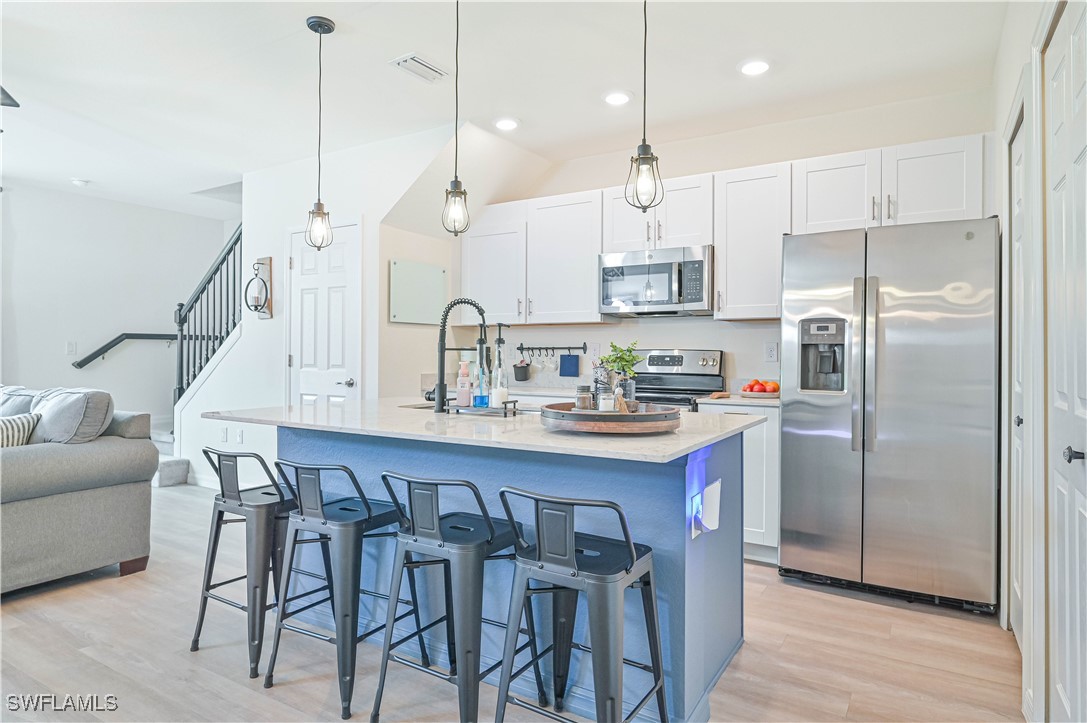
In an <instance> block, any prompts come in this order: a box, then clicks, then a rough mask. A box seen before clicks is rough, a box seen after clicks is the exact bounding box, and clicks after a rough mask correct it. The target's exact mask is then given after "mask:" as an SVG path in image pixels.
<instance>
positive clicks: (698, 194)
mask: <svg viewBox="0 0 1087 723" xmlns="http://www.w3.org/2000/svg"><path fill="white" fill-rule="evenodd" d="M623 193H624V187H623V186H615V187H613V188H606V189H604V241H603V247H602V250H603V253H628V252H631V251H651V250H653V249H663V248H670V247H674V246H708V245H710V244H712V243H713V174H710V173H706V174H702V175H699V176H686V177H684V178H671V179H668V180H667V181H664V201H662V202H661V204H660V205H659V206H657V207H656V208H651V209H649V211H648V212H646V213H642V211H641V209H638V208H634V207H633V206H631V205H630V204H629V203H627V201H626V198H625V196H624V195H623Z"/></svg>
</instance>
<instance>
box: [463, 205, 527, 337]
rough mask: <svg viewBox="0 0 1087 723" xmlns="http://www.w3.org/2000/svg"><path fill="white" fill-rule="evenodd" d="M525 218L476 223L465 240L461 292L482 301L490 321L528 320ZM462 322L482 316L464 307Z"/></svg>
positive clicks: (513, 321) (468, 321)
mask: <svg viewBox="0 0 1087 723" xmlns="http://www.w3.org/2000/svg"><path fill="white" fill-rule="evenodd" d="M525 238H526V235H525V222H524V221H511V222H508V223H502V224H492V225H473V226H472V227H471V228H469V229H468V233H466V234H464V236H463V237H462V241H461V294H462V295H463V296H466V297H468V298H469V299H473V300H475V301H477V302H479V304H480V306H482V307H483V309H484V310H485V311H486V312H487V322H488V323H490V324H494V323H497V322H499V321H501V322H502V323H504V324H519V323H524V321H525ZM463 308H464V310H463V311H462V312H461V321H460V323H462V324H478V323H479V316H478V315H477V314H476V312H475V311H474V310H473V309H471V308H469V307H463Z"/></svg>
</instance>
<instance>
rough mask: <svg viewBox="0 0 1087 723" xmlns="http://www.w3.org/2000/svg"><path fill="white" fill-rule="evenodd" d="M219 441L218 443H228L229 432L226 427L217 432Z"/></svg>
mask: <svg viewBox="0 0 1087 723" xmlns="http://www.w3.org/2000/svg"><path fill="white" fill-rule="evenodd" d="M219 441H220V442H229V441H230V430H229V429H227V428H226V427H223V428H222V429H221V430H220V431H219Z"/></svg>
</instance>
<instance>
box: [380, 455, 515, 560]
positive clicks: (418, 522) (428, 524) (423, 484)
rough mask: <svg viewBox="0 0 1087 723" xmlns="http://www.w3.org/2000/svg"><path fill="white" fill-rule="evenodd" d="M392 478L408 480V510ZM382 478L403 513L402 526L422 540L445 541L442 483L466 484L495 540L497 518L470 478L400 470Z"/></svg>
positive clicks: (383, 475) (385, 473) (489, 536)
mask: <svg viewBox="0 0 1087 723" xmlns="http://www.w3.org/2000/svg"><path fill="white" fill-rule="evenodd" d="M392 480H397V481H399V482H404V483H405V484H406V485H407V488H408V514H407V516H405V515H404V513H403V508H402V507H401V505H400V500H399V498H397V496H396V491H395V490H394V489H393V485H392ZM381 481H382V482H384V483H385V489H386V491H388V493H389V499H391V500H392V501H393V505H395V507H396V509H397V510H398V511H399V513H400V528H401V529H402V530H403V531H404V532H406V533H407V534H409V535H411V536H412V537H416V538H418V539H420V540H428V541H430V542H438V543H443V544H444V543H445V539H444V538H443V537H442V530H441V524H440V520H441V515H442V513H441V505H440V496H441V492H440V490H441V488H442V487H447V488H451V487H462V488H465V489H467V490H468V491H469V492H471V493H472V496H473V497H474V498H475V500H476V504H477V505H479V512H480V514H481V515H482V516H483V521H484V523H486V525H487V534H488V537H487V542H492V541H493V540H494V535H495V531H494V522H492V521H491V515H490V513H488V512H487V508H486V507H485V506H484V504H483V497H482V496H481V495H480V494H479V488H478V487H476V486H475V485H474V484H472V483H471V482H468V481H467V480H446V479H428V478H426V477H408V476H407V475H402V474H399V473H398V472H391V471H386V472H383V473H382V474H381Z"/></svg>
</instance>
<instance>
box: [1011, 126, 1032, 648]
mask: <svg viewBox="0 0 1087 723" xmlns="http://www.w3.org/2000/svg"><path fill="white" fill-rule="evenodd" d="M1025 135H1026V134H1025V133H1023V131H1022V129H1020V131H1019V132H1018V133H1017V135H1016V136H1015V139H1014V140H1013V141H1012V144H1011V154H1010V155H1011V159H1010V161H1011V163H1010V168H1009V179H1008V180H1009V183H1010V185H1011V209H1010V210H1011V219H1010V223H1011V228H1010V229H1009V231H1010V234H1009V238H1010V243H1009V246H1010V252H1011V287H1012V288H1011V409H1010V410H1009V412H1008V413H1009V414H1010V415H1011V419H1012V423H1011V426H1010V427H1009V429H1010V430H1011V444H1010V445H1009V451H1008V502H1009V509H1008V527H1009V535H1008V537H1009V544H1008V548H1009V549H1008V557H1009V565H1008V588H1009V591H1008V598H1009V599H1008V619H1009V622H1010V624H1011V628H1012V632H1013V633H1015V640H1016V642H1018V643H1019V649H1020V650H1021V651H1024V654H1025V653H1026V651H1025V650H1024V648H1023V642H1024V641H1023V598H1024V597H1025V595H1026V593H1025V588H1026V580H1025V579H1024V570H1025V567H1026V548H1025V546H1024V541H1025V540H1030V539H1031V538H1030V537H1028V536H1027V534H1026V530H1025V529H1024V528H1025V527H1027V525H1028V524H1029V521H1030V512H1029V511H1030V509H1031V506H1030V499H1029V497H1028V495H1029V491H1030V487H1029V486H1028V485H1027V484H1026V479H1027V475H1026V470H1028V469H1030V465H1029V464H1028V462H1027V456H1028V455H1029V449H1028V445H1027V443H1026V431H1027V430H1026V429H1025V428H1024V427H1023V424H1024V423H1025V421H1026V420H1024V416H1026V414H1027V412H1026V408H1025V406H1024V404H1023V397H1024V389H1025V385H1026V379H1025V378H1024V370H1025V368H1026V365H1027V364H1028V363H1029V354H1030V351H1031V350H1030V349H1028V348H1027V345H1026V343H1025V339H1026V334H1025V332H1026V326H1025V322H1026V305H1027V294H1026V288H1027V284H1028V283H1029V280H1028V278H1027V276H1026V274H1027V268H1026V266H1025V263H1026V261H1027V250H1026V244H1025V243H1024V240H1025V231H1026V229H1025V228H1024V226H1023V222H1024V220H1025V217H1024V213H1025V211H1026V203H1025V202H1026V199H1025V198H1024V195H1023V194H1024V191H1025V187H1024V183H1025V178H1024V175H1025V173H1026V157H1025V155H1024V152H1023V151H1024V148H1025V146H1026V141H1025V138H1024V137H1025ZM1031 421H1032V422H1033V420H1031ZM1026 662H1027V661H1026V660H1025V658H1024V661H1023V667H1024V669H1025V668H1027V664H1026Z"/></svg>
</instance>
